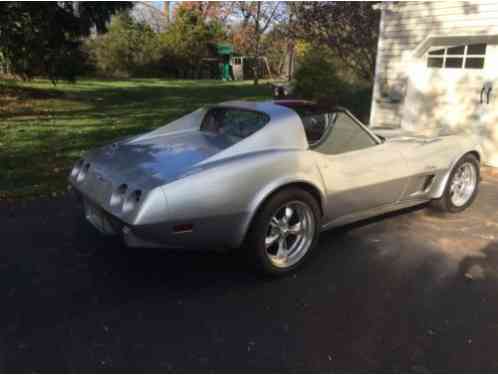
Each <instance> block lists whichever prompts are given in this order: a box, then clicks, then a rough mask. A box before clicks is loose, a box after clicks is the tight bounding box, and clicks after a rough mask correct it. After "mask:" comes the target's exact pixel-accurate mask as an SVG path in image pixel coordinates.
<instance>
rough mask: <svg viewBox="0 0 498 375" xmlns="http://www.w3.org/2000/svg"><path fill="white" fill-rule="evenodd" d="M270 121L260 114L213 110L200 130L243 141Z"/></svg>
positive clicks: (241, 110)
mask: <svg viewBox="0 0 498 375" xmlns="http://www.w3.org/2000/svg"><path fill="white" fill-rule="evenodd" d="M268 121H269V118H268V116H267V115H265V114H264V113H260V112H254V111H248V110H243V109H238V108H213V109H211V110H209V112H208V113H207V114H206V116H205V117H204V120H203V122H202V125H201V129H200V130H201V131H205V132H210V133H215V134H223V135H226V136H229V137H233V138H237V139H243V138H246V137H249V136H250V135H251V134H253V133H255V132H256V131H258V130H259V129H261V128H262V127H263V126H265V125H266V124H267V123H268Z"/></svg>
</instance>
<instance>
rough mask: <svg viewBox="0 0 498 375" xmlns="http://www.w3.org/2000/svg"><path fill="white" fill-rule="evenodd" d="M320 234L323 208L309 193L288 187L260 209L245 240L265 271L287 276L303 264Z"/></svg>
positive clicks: (259, 265) (261, 268)
mask: <svg viewBox="0 0 498 375" xmlns="http://www.w3.org/2000/svg"><path fill="white" fill-rule="evenodd" d="M319 233H320V208H319V206H318V203H317V201H316V199H315V198H314V197H313V196H312V195H311V194H310V193H308V192H306V191H304V190H301V189H298V188H289V189H285V190H282V191H279V192H277V193H276V194H274V195H273V196H271V197H270V198H269V200H268V201H267V202H265V203H264V205H263V206H262V207H261V208H260V210H259V211H258V213H257V214H256V217H255V218H254V220H253V222H252V224H251V227H250V230H249V233H248V237H247V241H246V247H247V250H248V251H249V252H250V255H251V257H252V258H253V260H254V261H255V264H256V266H257V267H258V268H259V269H260V270H261V271H263V273H265V274H267V275H272V276H279V275H285V274H287V273H289V272H291V271H293V270H295V269H296V268H297V267H299V266H300V265H302V264H303V263H304V262H305V261H306V259H308V257H309V255H310V253H311V251H312V250H313V248H314V247H315V245H316V243H317V241H318V237H319Z"/></svg>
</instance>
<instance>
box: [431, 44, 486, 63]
mask: <svg viewBox="0 0 498 375" xmlns="http://www.w3.org/2000/svg"><path fill="white" fill-rule="evenodd" d="M485 57H486V44H485V43H479V44H467V45H460V46H451V47H446V48H441V47H436V48H434V49H432V50H430V51H429V52H428V54H427V67H428V68H446V69H462V68H464V69H483V68H484V59H485Z"/></svg>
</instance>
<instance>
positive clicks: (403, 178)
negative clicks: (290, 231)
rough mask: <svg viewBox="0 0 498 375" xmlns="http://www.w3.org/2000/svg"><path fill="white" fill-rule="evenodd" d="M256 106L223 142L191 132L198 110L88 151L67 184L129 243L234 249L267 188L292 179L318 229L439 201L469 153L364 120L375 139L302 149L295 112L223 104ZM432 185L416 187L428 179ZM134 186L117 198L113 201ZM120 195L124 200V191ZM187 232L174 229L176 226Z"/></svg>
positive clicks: (463, 143) (456, 144) (452, 143)
mask: <svg viewBox="0 0 498 375" xmlns="http://www.w3.org/2000/svg"><path fill="white" fill-rule="evenodd" d="M219 106H222V107H227V106H228V107H236V108H243V109H248V110H254V111H259V112H263V113H266V114H267V115H268V116H269V118H270V120H269V122H268V124H267V125H266V126H265V127H263V128H262V129H261V130H259V131H257V132H256V133H254V134H252V135H251V136H249V137H247V138H245V139H243V140H242V141H240V142H238V143H235V144H233V145H230V144H229V143H228V142H227V141H226V140H225V139H223V137H222V136H215V135H212V134H208V133H205V132H201V131H199V127H200V124H201V121H202V119H203V116H204V115H205V113H206V111H207V110H208V109H207V108H204V109H199V110H197V111H195V112H193V113H191V114H189V115H187V116H185V117H182V118H180V119H179V120H176V121H174V122H172V123H170V124H168V125H167V126H164V127H162V128H159V129H156V130H154V131H152V132H149V133H146V134H143V135H140V136H136V137H131V138H128V139H126V140H122V141H119V142H117V143H115V144H112V145H109V146H105V147H102V148H100V149H96V150H93V151H90V152H88V153H87V154H86V155H85V156H84V160H85V162H88V163H90V167H89V170H88V172H87V173H86V176H85V178H84V179H83V180H82V181H79V182H78V181H76V179H75V178H73V177H70V183H71V185H72V186H73V188H74V189H75V190H76V191H77V192H78V194H79V195H80V196H82V197H83V199H84V201H86V202H91V204H92V206H94V207H98V209H99V210H101V211H103V212H105V213H106V215H109V216H111V217H113V218H115V219H117V220H118V221H119V222H120V223H121V224H122V225H123V227H122V229H121V230H122V234H123V235H124V239H125V242H126V243H127V244H128V245H129V246H139V247H149V246H162V247H172V248H199V247H200V248H219V247H230V248H233V247H239V246H240V245H241V244H242V242H243V240H244V238H245V235H246V233H247V231H248V228H249V226H250V224H251V221H252V219H253V218H254V215H255V214H256V212H257V210H258V208H259V207H261V205H262V204H263V202H264V201H265V200H266V199H267V198H268V197H269V196H270V195H271V194H273V193H274V192H276V191H277V190H279V189H281V188H284V187H286V186H291V185H296V184H299V186H301V187H304V188H306V189H308V190H309V191H311V192H313V194H315V196H316V197H317V199H318V200H319V203H320V206H321V209H322V213H323V217H322V228H323V229H329V228H332V227H336V226H339V225H343V224H347V223H350V222H354V221H357V220H362V219H365V218H368V217H371V216H375V215H379V214H382V213H385V212H389V211H394V210H397V209H400V208H403V207H408V206H413V205H417V204H420V203H423V202H426V201H429V200H431V199H434V198H439V197H440V196H441V195H442V194H443V191H444V187H445V184H446V180H447V179H448V176H449V173H450V171H451V169H452V167H453V165H454V164H455V163H456V162H457V161H458V159H460V158H461V157H462V156H463V155H464V154H466V153H468V152H475V153H476V154H477V155H479V152H480V151H479V147H478V143H477V142H476V141H475V140H474V139H472V138H470V137H469V136H468V135H465V136H464V135H444V136H435V137H417V136H413V135H407V134H402V133H399V132H392V131H391V132H390V131H380V130H379V131H376V133H377V134H379V135H381V136H382V137H384V138H385V141H382V140H381V138H379V137H378V136H377V135H375V134H374V133H373V132H372V131H371V130H370V128H367V127H364V129H365V131H367V132H369V133H370V134H371V135H372V136H373V137H374V139H376V140H377V141H378V144H377V145H375V146H372V147H370V148H367V149H362V150H358V151H352V152H348V153H344V154H340V155H325V154H321V153H318V152H316V151H314V150H313V149H310V148H309V146H308V142H307V140H306V135H305V132H304V128H303V125H302V122H301V119H300V117H299V116H298V115H297V114H296V113H295V112H294V111H293V110H291V109H289V108H286V107H284V106H281V105H277V104H275V103H273V102H227V103H222V104H220V105H219ZM429 176H433V178H432V183H431V184H430V186H429V187H428V188H427V189H425V190H423V189H422V188H421V186H422V185H423V184H424V182H425V181H427V180H428V179H429V178H430V177H429ZM123 183H126V184H127V185H128V190H127V191H128V192H132V191H134V190H136V189H141V190H142V196H141V198H140V201H139V202H138V203H136V204H130V205H127V204H126V203H125V204H123V202H122V201H121V200H120V199H117V198H116V194H117V193H116V189H117V188H118V186H119V185H121V184H123ZM124 200H125V201H127V200H130V201H131V200H132V199H131V198H130V197H127V198H126V197H125V198H124ZM185 224H187V225H193V228H192V230H186V231H180V232H175V231H174V228H175V226H178V225H185Z"/></svg>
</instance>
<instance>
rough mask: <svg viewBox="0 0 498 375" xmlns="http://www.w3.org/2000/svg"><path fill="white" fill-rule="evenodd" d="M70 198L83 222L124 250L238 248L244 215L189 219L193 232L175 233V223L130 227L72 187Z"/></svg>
mask: <svg viewBox="0 0 498 375" xmlns="http://www.w3.org/2000/svg"><path fill="white" fill-rule="evenodd" d="M72 192H73V195H74V196H75V198H76V199H77V201H78V202H80V205H81V209H82V211H83V212H84V215H85V218H86V220H87V221H88V222H89V223H90V224H91V225H92V226H93V227H95V228H96V229H97V230H98V231H99V232H100V233H102V234H103V235H106V236H119V237H121V238H122V239H123V242H124V243H125V245H126V246H127V247H131V248H166V249H179V250H182V249H183V250H204V249H206V250H212V249H225V248H234V247H238V246H240V243H241V240H242V237H243V234H242V233H241V228H243V225H242V224H243V223H244V222H245V220H246V219H247V217H246V214H239V215H227V216H215V217H208V218H191V219H189V220H187V219H185V220H187V221H188V222H189V223H192V225H193V228H192V230H189V231H178V232H175V230H174V228H175V226H177V225H178V224H184V223H185V220H184V221H182V222H178V221H174V220H173V221H164V222H158V223H153V224H146V225H130V224H129V223H126V222H124V221H122V220H120V219H119V218H118V217H116V216H114V215H112V214H111V213H109V212H107V211H105V210H104V209H103V208H101V207H100V206H99V205H98V204H97V203H96V202H93V201H92V200H91V199H90V198H89V197H86V196H85V195H84V194H83V193H81V192H80V191H78V190H77V189H75V188H74V187H73V189H72Z"/></svg>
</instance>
